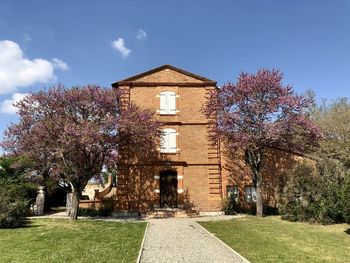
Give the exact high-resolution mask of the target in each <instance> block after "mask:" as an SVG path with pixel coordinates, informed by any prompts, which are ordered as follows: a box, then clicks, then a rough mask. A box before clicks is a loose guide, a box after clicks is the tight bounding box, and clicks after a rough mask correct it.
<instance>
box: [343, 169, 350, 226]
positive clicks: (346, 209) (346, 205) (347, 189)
mask: <svg viewBox="0 0 350 263" xmlns="http://www.w3.org/2000/svg"><path fill="white" fill-rule="evenodd" d="M342 205H343V217H344V220H345V222H346V223H348V224H350V175H349V174H348V176H347V178H346V180H345V183H344V186H343V189H342Z"/></svg>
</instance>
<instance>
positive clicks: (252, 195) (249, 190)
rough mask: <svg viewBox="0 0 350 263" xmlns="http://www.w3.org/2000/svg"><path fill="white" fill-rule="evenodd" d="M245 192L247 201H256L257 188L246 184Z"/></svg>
mask: <svg viewBox="0 0 350 263" xmlns="http://www.w3.org/2000/svg"><path fill="white" fill-rule="evenodd" d="M244 194H245V200H246V202H248V203H251V202H255V201H256V189H255V187H254V186H251V185H249V186H245V187H244Z"/></svg>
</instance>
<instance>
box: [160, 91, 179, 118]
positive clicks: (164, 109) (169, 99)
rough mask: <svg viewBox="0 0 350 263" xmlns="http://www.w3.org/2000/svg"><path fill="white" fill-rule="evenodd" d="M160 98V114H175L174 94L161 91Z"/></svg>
mask: <svg viewBox="0 0 350 263" xmlns="http://www.w3.org/2000/svg"><path fill="white" fill-rule="evenodd" d="M159 96H160V110H159V113H160V114H176V93H175V92H173V91H163V92H161V93H160V94H159Z"/></svg>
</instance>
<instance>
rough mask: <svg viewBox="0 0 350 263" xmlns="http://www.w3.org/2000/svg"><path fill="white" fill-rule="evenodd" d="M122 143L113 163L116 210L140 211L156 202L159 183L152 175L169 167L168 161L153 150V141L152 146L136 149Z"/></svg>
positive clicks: (148, 209)
mask: <svg viewBox="0 0 350 263" xmlns="http://www.w3.org/2000/svg"><path fill="white" fill-rule="evenodd" d="M128 145H132V146H124V147H123V148H122V151H121V156H122V158H121V159H120V160H119V162H118V163H117V167H118V182H117V199H118V200H117V202H116V207H115V209H116V210H123V211H138V212H140V213H142V212H147V211H150V210H153V208H154V207H155V206H157V205H159V193H156V192H155V190H156V189H159V185H158V184H159V182H158V180H157V179H156V176H159V174H160V171H163V170H166V169H168V168H169V167H168V166H166V165H165V164H166V163H169V160H168V159H167V158H166V156H164V155H161V154H160V153H159V151H158V150H157V144H156V143H155V144H154V145H153V146H152V147H145V148H139V147H135V146H133V145H134V144H131V143H130V144H128Z"/></svg>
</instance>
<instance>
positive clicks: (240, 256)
mask: <svg viewBox="0 0 350 263" xmlns="http://www.w3.org/2000/svg"><path fill="white" fill-rule="evenodd" d="M195 223H196V224H197V225H198V226H200V227H201V228H202V229H203V230H204V231H205V232H207V233H208V234H209V235H211V236H212V237H214V238H215V239H216V240H218V241H219V242H220V243H221V244H223V245H224V246H225V247H227V248H228V249H229V250H231V251H232V252H233V253H234V254H235V255H236V256H238V257H239V258H241V259H242V260H243V262H245V263H251V262H250V261H249V260H248V259H246V258H245V257H243V256H242V255H241V254H239V253H238V252H237V251H236V250H234V249H233V248H232V247H230V246H229V245H227V244H226V243H225V242H224V241H222V240H221V239H219V238H218V237H216V236H215V235H214V234H213V233H210V232H209V231H208V230H207V229H206V228H205V227H203V226H202V225H201V224H199V223H198V222H197V221H195Z"/></svg>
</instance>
